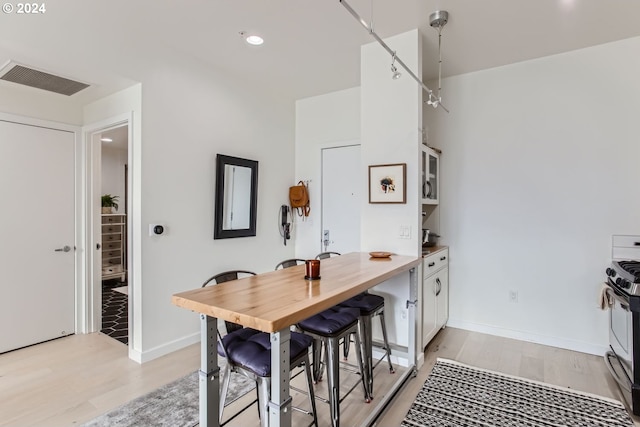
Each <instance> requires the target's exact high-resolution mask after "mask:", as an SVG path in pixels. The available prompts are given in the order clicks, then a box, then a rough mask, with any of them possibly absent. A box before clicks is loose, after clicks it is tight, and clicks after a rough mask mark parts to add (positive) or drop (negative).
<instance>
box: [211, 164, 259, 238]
mask: <svg viewBox="0 0 640 427" xmlns="http://www.w3.org/2000/svg"><path fill="white" fill-rule="evenodd" d="M227 166H230V167H231V168H233V166H238V167H241V168H249V169H250V171H251V177H250V194H249V213H248V215H249V217H248V227H242V228H238V229H234V228H229V227H228V226H227V225H226V224H225V214H229V211H228V210H229V209H231V208H230V207H229V206H225V184H227V185H229V183H230V179H229V176H228V174H225V171H226V170H229V168H227ZM225 175H227V176H225ZM228 188H229V187H228V186H227V190H228ZM243 197H246V196H244V195H243ZM228 204H229V203H227V205H228ZM257 209H258V162H257V161H255V160H249V159H243V158H239V157H233V156H227V155H224V154H218V155H217V156H216V194H215V219H214V232H213V238H214V239H230V238H235V237H251V236H255V235H256V231H257V230H256V218H257ZM231 215H233V213H231ZM243 215H244V214H243Z"/></svg>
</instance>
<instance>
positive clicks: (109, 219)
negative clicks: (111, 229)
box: [102, 215, 122, 224]
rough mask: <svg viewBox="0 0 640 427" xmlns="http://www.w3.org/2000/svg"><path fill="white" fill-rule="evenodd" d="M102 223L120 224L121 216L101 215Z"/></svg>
mask: <svg viewBox="0 0 640 427" xmlns="http://www.w3.org/2000/svg"><path fill="white" fill-rule="evenodd" d="M102 223H103V224H120V223H122V217H121V216H119V215H115V216H103V217H102Z"/></svg>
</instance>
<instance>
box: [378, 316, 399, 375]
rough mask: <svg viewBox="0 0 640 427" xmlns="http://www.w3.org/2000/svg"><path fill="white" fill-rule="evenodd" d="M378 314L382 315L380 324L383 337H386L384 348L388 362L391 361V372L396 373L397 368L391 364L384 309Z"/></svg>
mask: <svg viewBox="0 0 640 427" xmlns="http://www.w3.org/2000/svg"><path fill="white" fill-rule="evenodd" d="M378 316H380V326H381V327H382V338H383V339H384V349H385V351H386V353H387V362H389V372H390V373H392V374H394V373H395V372H396V370H395V369H394V368H393V365H392V364H391V347H390V346H389V340H388V339H387V324H386V322H385V321H384V310H382V311H381V312H380V313H378Z"/></svg>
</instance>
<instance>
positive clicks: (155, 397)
mask: <svg viewBox="0 0 640 427" xmlns="http://www.w3.org/2000/svg"><path fill="white" fill-rule="evenodd" d="M219 363H220V365H221V368H220V371H222V370H223V369H222V366H224V363H225V362H224V360H220V361H219ZM220 382H222V378H221V379H220ZM254 388H255V383H254V382H253V381H250V380H248V379H247V378H245V377H243V376H242V375H239V374H234V373H232V374H231V382H230V383H229V393H228V395H227V402H226V405H229V404H231V403H232V402H233V401H235V400H237V399H239V398H240V397H242V396H244V395H245V394H247V393H249V392H250V391H251V390H253V389H254ZM198 406H199V390H198V373H197V372H192V373H191V374H189V375H187V376H185V377H182V378H180V379H178V380H176V381H174V382H172V383H169V384H167V385H164V386H162V387H160V388H159V389H157V390H155V391H152V392H151V393H148V394H146V395H144V396H141V397H139V398H137V399H134V400H132V401H130V402H127V403H125V404H124V405H122V406H119V407H118V408H116V409H114V410H113V411H111V412H108V413H106V414H104V415H101V416H99V417H98V418H95V419H93V420H91V421H89V422H87V423H85V424H83V425H82V427H107V426H109V427H116V426H117V427H134V426H136V427H139V426H166V427H193V426H196V425H198V422H199V419H198V418H199V407H198ZM226 417H227V413H226V412H225V418H226Z"/></svg>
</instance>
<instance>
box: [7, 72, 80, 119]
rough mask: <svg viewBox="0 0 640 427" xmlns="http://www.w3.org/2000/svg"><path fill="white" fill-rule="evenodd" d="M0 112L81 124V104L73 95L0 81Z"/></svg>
mask: <svg viewBox="0 0 640 427" xmlns="http://www.w3.org/2000/svg"><path fill="white" fill-rule="evenodd" d="M0 112H4V113H10V114H16V115H19V116H25V117H33V118H36V119H41V120H51V121H53V122H59V123H66V124H72V125H76V126H79V125H82V105H80V104H78V103H76V102H75V99H74V98H73V97H67V96H64V95H59V94H57V93H52V92H47V91H44V90H41V89H35V88H30V87H27V86H24V85H18V84H17V83H10V82H5V81H0Z"/></svg>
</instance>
